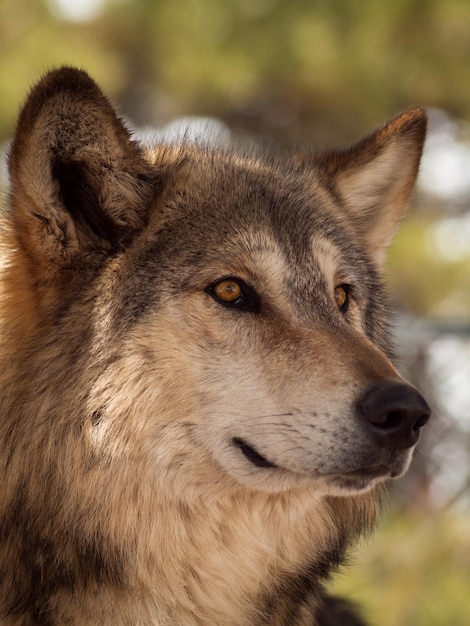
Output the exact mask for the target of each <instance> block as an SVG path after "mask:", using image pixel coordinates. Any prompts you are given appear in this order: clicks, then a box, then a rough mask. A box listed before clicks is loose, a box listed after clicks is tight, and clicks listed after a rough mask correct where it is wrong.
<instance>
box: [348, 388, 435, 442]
mask: <svg viewBox="0 0 470 626" xmlns="http://www.w3.org/2000/svg"><path fill="white" fill-rule="evenodd" d="M357 409H358V415H359V417H360V419H362V420H363V421H365V423H366V426H367V428H368V430H369V432H372V434H373V435H374V439H375V440H376V442H377V444H378V445H380V446H381V447H385V448H388V449H390V450H391V451H393V452H396V451H398V450H404V449H406V448H411V447H412V446H414V445H415V443H416V442H417V441H418V439H419V434H420V431H421V428H422V427H423V426H424V425H425V424H426V423H427V422H428V421H429V418H430V415H431V409H430V408H429V406H428V404H427V402H426V401H425V400H424V398H423V397H422V395H421V394H420V393H419V392H418V391H417V390H416V389H415V388H414V387H412V386H411V385H408V384H406V383H403V382H398V381H393V380H391V381H385V382H383V383H380V384H378V385H374V386H373V387H371V388H370V389H369V390H368V391H367V392H366V393H365V394H364V395H363V396H362V398H361V399H360V400H359V402H358V404H357Z"/></svg>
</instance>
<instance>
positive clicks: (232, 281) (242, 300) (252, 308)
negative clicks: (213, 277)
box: [205, 277, 260, 313]
mask: <svg viewBox="0 0 470 626" xmlns="http://www.w3.org/2000/svg"><path fill="white" fill-rule="evenodd" d="M205 291H206V292H207V293H208V294H209V295H211V296H212V297H213V298H214V300H215V301H216V302H218V303H219V304H222V305H223V306H226V307H229V308H232V309H239V310H241V311H248V312H251V313H258V312H259V310H260V299H259V296H258V294H257V293H256V291H255V290H254V289H253V287H250V285H247V284H246V283H245V282H244V281H243V280H242V279H241V278H231V277H227V278H222V279H221V280H218V281H217V282H215V283H212V285H209V287H207V289H206V290H205Z"/></svg>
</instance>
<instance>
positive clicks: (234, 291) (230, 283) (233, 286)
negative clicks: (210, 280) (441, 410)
mask: <svg viewBox="0 0 470 626" xmlns="http://www.w3.org/2000/svg"><path fill="white" fill-rule="evenodd" d="M213 291H214V295H216V296H217V297H218V298H219V300H222V302H227V304H232V303H233V302H236V301H237V300H239V298H240V297H241V296H242V295H243V290H242V288H241V285H240V283H238V282H237V281H236V280H232V279H230V278H228V279H227V280H221V281H220V283H216V284H215V285H214V287H213Z"/></svg>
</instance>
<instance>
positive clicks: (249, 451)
mask: <svg viewBox="0 0 470 626" xmlns="http://www.w3.org/2000/svg"><path fill="white" fill-rule="evenodd" d="M232 443H233V445H234V446H235V447H237V448H239V450H240V451H241V452H242V454H243V455H244V456H245V457H246V458H247V459H248V461H250V463H252V464H253V465H255V466H256V467H263V468H268V467H271V468H272V467H276V465H274V463H271V461H268V459H266V458H265V457H264V456H263V455H262V454H260V453H259V452H258V450H256V449H255V448H253V446H251V445H250V444H249V443H247V442H246V441H244V440H243V439H240V437H234V438H233V439H232Z"/></svg>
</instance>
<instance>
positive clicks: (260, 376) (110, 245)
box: [2, 68, 429, 495]
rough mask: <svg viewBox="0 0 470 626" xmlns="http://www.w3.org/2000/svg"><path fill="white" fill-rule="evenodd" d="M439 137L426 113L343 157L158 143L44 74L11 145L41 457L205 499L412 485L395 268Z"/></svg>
mask: <svg viewBox="0 0 470 626" xmlns="http://www.w3.org/2000/svg"><path fill="white" fill-rule="evenodd" d="M425 128H426V119H425V114H424V113H423V111H422V110H421V109H419V108H413V109H410V110H408V111H406V112H405V113H403V114H402V115H400V116H398V117H396V118H395V119H393V120H392V121H391V122H389V123H388V124H386V125H385V126H384V127H383V128H381V129H379V130H378V131H376V132H375V133H373V134H372V135H371V136H369V137H367V138H366V139H364V140H363V141H361V142H360V143H358V144H357V145H355V146H353V147H352V148H350V149H347V150H344V151H337V152H323V153H317V154H303V155H298V154H295V155H292V156H291V157H281V156H279V157H274V156H266V155H262V154H260V155H257V156H252V155H251V156H250V155H244V154H236V153H232V152H230V151H225V150H217V149H210V148H207V147H201V146H198V145H196V144H194V143H193V144H191V143H187V144H186V145H180V146H171V145H156V146H154V147H153V148H152V149H151V150H144V149H143V148H142V147H141V146H139V145H138V143H136V142H134V141H133V140H132V138H131V136H130V134H129V132H128V131H127V130H126V128H125V126H124V124H123V123H122V122H121V121H120V119H119V118H118V117H117V116H116V114H115V112H114V110H113V108H112V107H111V105H110V103H109V102H108V101H107V100H106V99H105V97H104V96H103V95H102V93H101V92H100V90H99V89H98V87H97V86H96V85H95V84H94V82H93V81H92V80H91V79H90V78H89V77H88V76H87V75H86V74H85V73H83V72H80V71H78V70H74V69H67V68H64V69H60V70H57V71H53V72H51V73H50V74H48V75H47V76H46V77H45V78H44V79H43V80H42V81H41V82H40V83H39V84H38V85H37V86H36V87H35V88H34V89H33V90H32V92H31V94H30V96H29V99H28V100H27V103H26V105H25V107H24V109H23V111H22V113H21V116H20V118H19V121H18V125H17V128H16V133H15V137H14V140H13V143H12V147H11V154H10V174H11V204H10V209H9V212H8V214H7V221H8V233H7V237H6V249H7V251H8V255H9V260H8V263H9V269H8V272H7V274H6V279H5V281H6V284H7V286H8V288H6V289H4V292H5V295H4V297H3V298H4V300H3V304H2V307H3V318H4V319H6V320H8V323H9V326H8V333H9V337H10V338H11V342H10V343H11V345H12V346H14V349H13V348H12V349H11V355H10V358H11V363H12V371H15V368H16V371H18V370H19V368H20V367H22V368H23V369H24V365H22V364H23V363H24V362H25V359H26V361H27V369H28V372H27V374H26V375H25V374H24V372H23V375H22V376H23V377H22V382H21V385H20V388H19V389H18V390H17V392H16V393H17V396H16V397H11V398H10V400H9V402H10V409H11V407H16V408H15V410H16V411H17V412H20V413H27V414H28V427H27V428H28V429H29V431H30V432H31V431H34V432H35V433H36V434H35V440H34V443H31V445H33V446H36V447H37V448H38V449H40V448H41V447H42V448H43V449H45V450H47V451H49V452H48V454H49V455H50V456H52V457H54V458H55V461H54V462H55V463H57V465H58V466H60V467H62V468H64V467H66V466H67V463H69V465H71V466H73V463H75V466H74V467H75V468H78V467H81V466H82V465H84V466H87V467H88V466H89V467H94V466H96V465H97V464H98V465H99V464H102V465H103V466H106V467H107V468H111V470H110V471H116V472H118V474H119V472H123V471H124V470H123V469H122V468H123V467H126V468H127V469H126V472H128V473H129V471H128V468H129V467H130V466H132V467H134V470H135V471H134V472H133V475H134V476H140V478H141V479H142V481H144V482H145V483H146V484H151V483H152V481H153V480H155V481H157V480H158V481H160V483H161V481H162V480H166V479H168V480H169V481H173V480H176V479H178V480H179V481H180V482H179V483H178V484H183V483H190V484H192V485H193V487H194V490H195V492H197V491H198V489H199V490H200V489H201V488H205V489H215V488H216V486H215V483H217V485H218V486H219V487H220V486H222V488H224V489H225V488H228V487H229V486H230V485H233V484H236V485H238V486H239V487H240V486H241V487H242V488H248V489H253V490H261V491H267V492H278V491H285V490H289V489H294V488H295V489H297V488H303V487H307V488H309V489H311V490H315V491H316V492H317V493H318V494H326V495H350V494H354V493H358V492H361V491H367V490H370V489H371V488H372V487H373V486H374V485H376V484H377V483H380V482H383V481H384V480H386V479H388V478H391V477H396V476H400V475H401V474H402V473H403V472H404V471H405V470H406V468H407V467H408V464H409V461H410V458H411V454H412V450H413V448H414V446H415V444H416V442H417V441H418V437H419V432H420V429H421V427H422V426H423V425H424V424H425V423H426V422H427V420H428V417H429V408H428V406H427V404H426V402H425V401H424V400H423V398H422V397H421V396H420V394H419V393H418V392H417V391H416V390H415V389H414V388H413V387H412V386H410V385H409V384H408V383H406V382H405V381H404V380H403V379H402V378H401V377H400V375H399V374H398V372H397V371H396V369H395V368H394V366H393V365H392V363H391V361H390V358H391V348H390V338H389V329H388V311H387V303H386V298H385V296H384V293H383V287H382V284H381V279H380V270H381V264H382V261H383V257H384V253H385V250H386V247H387V245H388V243H389V242H390V240H391V238H392V236H393V234H394V232H395V229H396V227H397V224H398V222H399V220H400V218H401V217H402V215H403V212H404V209H405V206H406V203H407V200H408V198H409V195H410V192H411V190H412V187H413V184H414V182H415V178H416V174H417V170H418V165H419V160H420V155H421V150H422V145H423V141H424V136H425ZM18 355H20V356H18ZM20 359H21V363H20ZM12 393H13V392H12ZM13 396H14V393H13ZM12 414H13V412H12ZM24 423H25V422H24V420H23V421H21V420H16V421H15V423H14V424H13V425H12V426H11V425H10V432H12V430H11V429H13V431H16V430H17V431H18V432H20V431H22V429H24V428H26V426H25V425H24ZM51 424H54V429H53V430H55V431H56V432H57V431H59V432H60V433H61V436H62V438H63V440H64V441H66V443H64V446H63V448H64V450H68V451H69V452H67V453H66V452H63V451H60V450H59V448H60V445H61V444H60V442H59V441H58V439H57V436H55V437H56V438H55V439H54V438H53V437H54V436H53V435H51ZM22 436H23V438H24V433H23V435H22ZM13 439H14V437H13ZM18 439H21V436H20V435H18ZM59 439H60V438H59ZM71 449H73V454H71V453H70V450H71ZM77 450H80V452H77ZM66 454H67V460H66V458H65V455H66ZM61 455H63V458H62V456H61ZM74 459H75V460H74ZM84 459H86V460H85V461H84ZM113 468H114V469H113ZM117 468H120V469H119V470H118V469H117ZM77 471H82V470H77ZM162 476H164V477H165V479H163V478H162ZM214 476H216V477H217V478H216V479H215V480H214ZM176 477H178V478H176ZM54 480H57V479H54ZM209 483H210V486H209Z"/></svg>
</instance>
